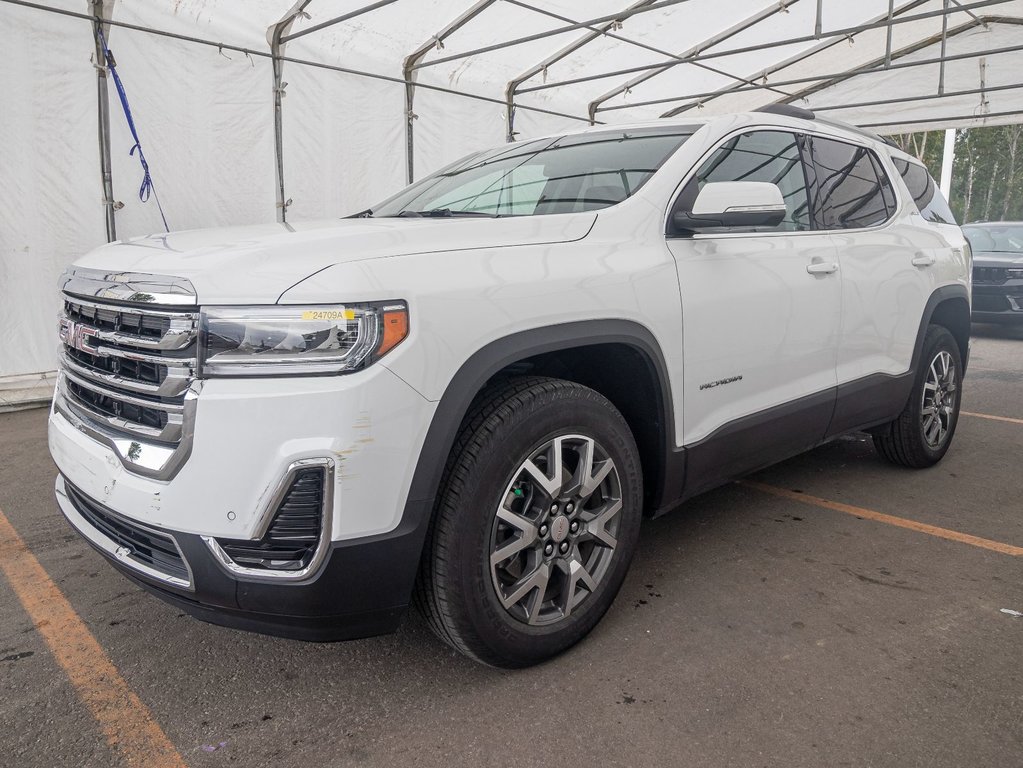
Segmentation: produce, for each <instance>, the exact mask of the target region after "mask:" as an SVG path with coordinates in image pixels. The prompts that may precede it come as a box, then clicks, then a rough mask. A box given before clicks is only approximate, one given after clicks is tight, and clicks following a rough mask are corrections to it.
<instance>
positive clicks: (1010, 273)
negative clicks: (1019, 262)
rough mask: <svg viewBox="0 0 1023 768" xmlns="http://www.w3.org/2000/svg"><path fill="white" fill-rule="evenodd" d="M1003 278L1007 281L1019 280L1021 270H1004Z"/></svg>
mask: <svg viewBox="0 0 1023 768" xmlns="http://www.w3.org/2000/svg"><path fill="white" fill-rule="evenodd" d="M1005 277H1006V279H1007V280H1019V279H1020V278H1021V277H1023V269H1014V268H1010V269H1007V270H1005Z"/></svg>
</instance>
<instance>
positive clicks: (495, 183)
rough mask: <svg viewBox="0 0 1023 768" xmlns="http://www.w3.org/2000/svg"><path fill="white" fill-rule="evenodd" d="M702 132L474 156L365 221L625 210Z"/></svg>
mask: <svg viewBox="0 0 1023 768" xmlns="http://www.w3.org/2000/svg"><path fill="white" fill-rule="evenodd" d="M698 127H699V126H665V127H663V128H662V127H657V128H642V129H636V130H629V131H621V130H619V131H599V132H594V133H584V134H576V135H572V136H560V137H556V138H553V139H541V140H538V141H530V142H522V143H512V144H508V145H506V146H503V147H500V148H498V149H492V150H488V151H486V152H480V153H478V154H474V155H470V156H469V157H467V158H464V159H463V160H460V161H458V162H457V163H454V164H453V165H450V166H448V167H447V168H444V169H443V170H441V171H439V172H437V173H436V174H434V175H433V176H429V177H427V178H425V179H423V180H422V181H420V182H418V183H416V184H413V185H412V186H411V187H408V188H407V189H405V190H403V191H402V192H400V193H398V194H397V195H395V196H394V197H392V198H391V199H389V200H387V201H385V202H384V203H381V204H380V205H378V206H373V208H371V209H370V210H369V211H367V212H365V213H364V214H363V215H371V216H374V217H377V216H403V217H409V216H411V217H416V216H439V217H447V216H539V215H542V214H548V213H575V212H578V211H593V210H597V209H599V208H607V207H608V206H611V205H614V204H615V203H620V202H621V201H622V200H624V199H626V198H627V197H629V196H630V195H632V194H634V193H635V192H636V190H638V189H639V188H640V187H642V186H643V184H645V183H646V181H647V179H649V178H650V177H651V176H653V174H654V172H656V171H657V169H658V168H660V167H661V165H662V164H663V163H664V161H665V160H667V159H668V157H670V156H671V154H672V153H673V152H674V151H675V150H676V149H678V148H679V147H680V146H681V145H682V143H683V142H684V141H685V140H686V139H688V138H689V137H690V136H692V135H693V133H694V132H695V131H696V129H697V128H698Z"/></svg>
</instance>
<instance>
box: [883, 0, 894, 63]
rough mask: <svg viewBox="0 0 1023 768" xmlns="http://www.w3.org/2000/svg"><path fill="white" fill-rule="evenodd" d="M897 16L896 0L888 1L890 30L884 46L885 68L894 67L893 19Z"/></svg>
mask: <svg viewBox="0 0 1023 768" xmlns="http://www.w3.org/2000/svg"><path fill="white" fill-rule="evenodd" d="M894 16H895V0H888V29H887V33H888V34H887V40H886V42H885V46H884V68H885V69H888V67H890V66H891V65H892V18H893V17H894Z"/></svg>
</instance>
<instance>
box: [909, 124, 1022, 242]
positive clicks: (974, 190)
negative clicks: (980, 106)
mask: <svg viewBox="0 0 1023 768" xmlns="http://www.w3.org/2000/svg"><path fill="white" fill-rule="evenodd" d="M891 138H892V139H893V140H894V141H895V143H896V144H898V145H899V147H900V148H901V149H902V150H904V151H905V152H908V153H909V154H911V155H913V156H914V157H916V158H917V159H918V160H920V161H921V162H922V163H923V164H924V165H926V166H927V169H928V170H929V171H930V172H931V175H932V176H933V177H934V178H935V179H937V178H939V177H940V175H941V158H942V154H943V152H944V148H945V132H944V131H928V132H926V133H901V134H896V135H895V136H892V137H891ZM949 204H950V205H951V206H952V212H953V213H954V214H955V215H956V219H958V220H959V221H960V222H962V223H966V222H970V221H984V220H986V221H997V220H1003V221H1023V125H1003V126H998V127H993V128H963V129H961V130H960V131H958V132H957V134H956V157H955V164H954V166H953V168H952V195H951V199H950V200H949Z"/></svg>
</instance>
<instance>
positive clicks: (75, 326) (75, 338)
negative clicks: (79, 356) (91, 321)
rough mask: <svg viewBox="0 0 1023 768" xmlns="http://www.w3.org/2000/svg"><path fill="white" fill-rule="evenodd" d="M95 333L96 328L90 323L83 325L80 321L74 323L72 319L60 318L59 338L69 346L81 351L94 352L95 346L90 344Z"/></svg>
mask: <svg viewBox="0 0 1023 768" xmlns="http://www.w3.org/2000/svg"><path fill="white" fill-rule="evenodd" d="M96 333H97V329H96V328H93V327H92V326H91V325H83V324H82V323H76V322H75V321H74V320H68V319H66V318H61V321H60V340H61V341H63V342H64V343H65V344H67V345H68V346H69V347H73V348H74V349H78V350H81V351H82V352H95V351H96V347H95V345H93V344H92V337H93V336H95V335H96Z"/></svg>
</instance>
